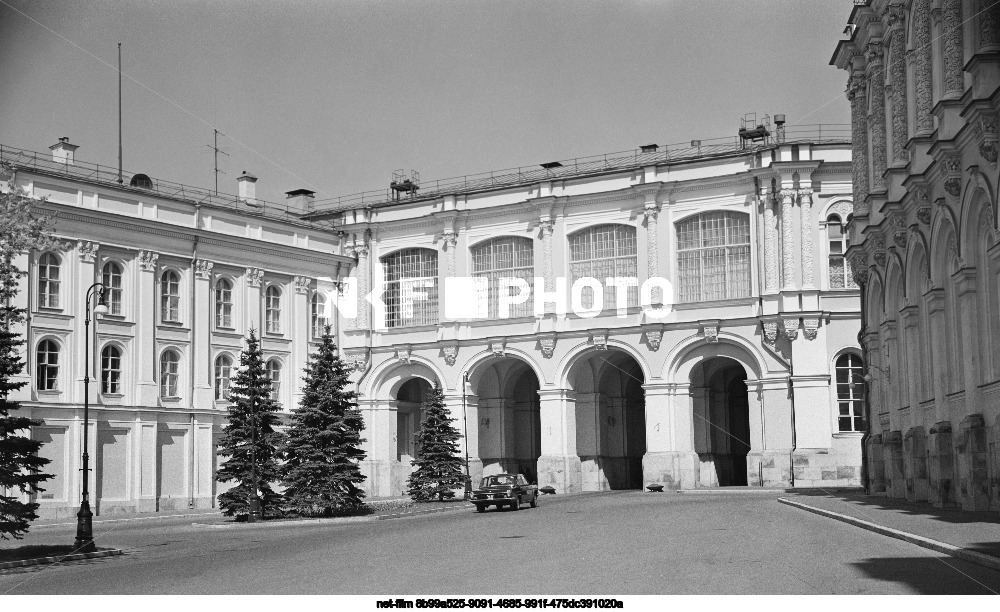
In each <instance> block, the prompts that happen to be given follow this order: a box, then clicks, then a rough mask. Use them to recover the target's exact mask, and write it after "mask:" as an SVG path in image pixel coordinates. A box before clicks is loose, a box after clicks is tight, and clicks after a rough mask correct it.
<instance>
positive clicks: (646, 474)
mask: <svg viewBox="0 0 1000 612" xmlns="http://www.w3.org/2000/svg"><path fill="white" fill-rule="evenodd" d="M700 472H701V462H700V461H699V460H698V454H697V453H646V454H645V455H644V456H643V458H642V476H643V480H644V481H645V482H646V484H661V485H663V486H664V488H666V489H694V488H696V487H697V486H698V484H699V475H700Z"/></svg>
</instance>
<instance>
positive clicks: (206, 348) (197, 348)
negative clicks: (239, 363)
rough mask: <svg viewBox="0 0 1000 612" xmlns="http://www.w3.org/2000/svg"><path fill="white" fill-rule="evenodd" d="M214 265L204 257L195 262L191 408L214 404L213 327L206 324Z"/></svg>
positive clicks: (209, 310) (209, 317)
mask: <svg viewBox="0 0 1000 612" xmlns="http://www.w3.org/2000/svg"><path fill="white" fill-rule="evenodd" d="M213 265H214V264H213V263H212V262H211V261H207V260H205V259H199V260H197V261H195V262H194V312H192V313H191V331H192V333H193V334H194V344H192V346H191V359H192V360H193V364H194V397H193V398H192V400H191V406H192V407H193V408H212V407H213V406H214V405H215V394H214V393H213V389H212V384H213V380H212V375H213V372H214V365H215V364H213V363H212V330H211V326H210V325H209V323H210V321H211V317H212V313H213V310H212V267H213Z"/></svg>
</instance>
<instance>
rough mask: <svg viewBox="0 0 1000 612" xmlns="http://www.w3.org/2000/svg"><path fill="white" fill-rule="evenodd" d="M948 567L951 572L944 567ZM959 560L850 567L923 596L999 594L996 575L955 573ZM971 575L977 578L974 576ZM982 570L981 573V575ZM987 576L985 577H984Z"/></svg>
mask: <svg viewBox="0 0 1000 612" xmlns="http://www.w3.org/2000/svg"><path fill="white" fill-rule="evenodd" d="M942 563H946V564H948V566H949V567H951V568H952V569H950V570H949V569H948V568H945V567H942ZM957 563H958V561H957V560H956V559H945V560H943V561H942V559H938V558H934V557H889V558H884V559H866V560H864V561H859V562H855V563H851V564H850V565H851V566H853V567H856V568H857V569H858V570H860V571H861V572H863V573H864V574H865V575H867V576H868V577H869V578H873V579H875V580H882V581H885V582H895V583H898V584H905V585H906V586H908V587H910V588H911V589H913V592H914V593H917V594H920V595H995V594H997V592H998V591H1000V580H998V579H997V573H996V572H993V571H991V570H987V569H985V568H975V569H971V570H970V569H969V568H968V566H965V567H964V569H962V570H961V571H960V570H957V569H954V568H955V566H956V565H957ZM966 570H968V571H969V572H972V573H974V574H977V575H971V574H970V573H967V571H966ZM979 570H982V571H979ZM984 572H986V574H985V576H984V575H983V573H984Z"/></svg>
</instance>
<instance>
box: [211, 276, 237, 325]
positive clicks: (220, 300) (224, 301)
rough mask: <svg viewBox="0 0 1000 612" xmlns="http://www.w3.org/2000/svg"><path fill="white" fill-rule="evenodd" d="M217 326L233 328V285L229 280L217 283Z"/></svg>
mask: <svg viewBox="0 0 1000 612" xmlns="http://www.w3.org/2000/svg"><path fill="white" fill-rule="evenodd" d="M215 326H216V327H224V328H226V329H232V328H233V283H232V281H230V280H229V279H228V278H220V279H219V280H217V281H215Z"/></svg>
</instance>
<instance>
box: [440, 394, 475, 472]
mask: <svg viewBox="0 0 1000 612" xmlns="http://www.w3.org/2000/svg"><path fill="white" fill-rule="evenodd" d="M461 385H462V383H461V382H459V386H461ZM470 399H475V398H474V397H470V396H469V395H468V394H466V396H465V398H463V397H462V394H461V393H456V394H448V395H445V396H444V403H445V405H446V406H447V407H448V410H449V412H451V418H453V419H455V422H454V423H453V425H454V426H455V428H456V429H458V431H459V432H460V433H461V434H462V437H460V438H459V439H458V454H459V456H460V457H462V461H463V462H464V461H465V459H466V457H468V460H469V477H470V478H472V482H473V488H474V487H475V486H476V483H478V482H479V480H480V479H481V478H482V477H483V461H482V459H480V457H479V414H478V410H477V406H476V405H475V403H474V402H471V401H470Z"/></svg>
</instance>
